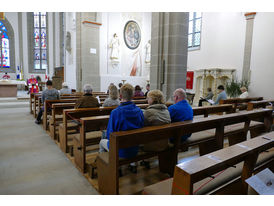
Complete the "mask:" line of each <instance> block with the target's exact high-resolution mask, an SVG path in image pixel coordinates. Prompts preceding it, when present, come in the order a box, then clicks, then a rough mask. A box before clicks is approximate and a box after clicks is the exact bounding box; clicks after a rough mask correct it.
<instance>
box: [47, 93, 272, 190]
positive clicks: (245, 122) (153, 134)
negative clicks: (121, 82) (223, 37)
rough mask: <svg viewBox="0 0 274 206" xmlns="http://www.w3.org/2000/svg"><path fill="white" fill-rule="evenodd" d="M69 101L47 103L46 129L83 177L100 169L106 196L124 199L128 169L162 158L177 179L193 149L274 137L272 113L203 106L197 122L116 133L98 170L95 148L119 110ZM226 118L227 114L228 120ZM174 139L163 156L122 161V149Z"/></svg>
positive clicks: (143, 105) (140, 103) (100, 182)
mask: <svg viewBox="0 0 274 206" xmlns="http://www.w3.org/2000/svg"><path fill="white" fill-rule="evenodd" d="M67 100H69V101H71V100H70V98H67V99H61V100H59V102H54V101H55V100H54V101H53V102H50V101H47V102H46V103H45V106H46V105H50V108H51V112H50V113H49V114H48V113H47V114H44V117H45V116H46V117H47V118H45V119H44V123H46V127H45V128H49V131H50V133H49V134H50V135H51V137H52V139H54V140H55V141H56V143H57V144H58V146H59V147H60V148H61V150H62V151H63V152H64V153H67V155H68V156H69V158H70V159H72V160H73V163H75V166H76V167H77V168H78V169H80V171H81V172H82V173H86V172H88V175H89V176H90V177H92V178H94V169H95V167H97V174H98V186H99V191H100V192H101V193H102V194H119V174H118V170H119V167H120V166H122V165H125V164H129V163H130V162H136V161H139V160H144V159H147V158H151V157H158V159H159V169H160V171H161V172H164V173H168V174H170V175H171V176H172V175H173V171H174V168H175V165H176V163H177V156H178V153H179V152H183V151H186V150H187V149H188V147H190V146H198V147H199V152H200V155H205V154H208V153H210V152H214V151H216V150H219V149H222V148H223V145H224V139H226V138H227V139H228V140H229V145H230V146H232V145H237V144H239V143H240V142H242V141H245V140H246V136H247V132H248V131H250V132H251V136H252V137H253V138H254V137H256V136H258V135H260V134H262V133H263V132H269V131H270V127H271V125H272V110H269V109H265V110H252V111H242V112H240V113H239V112H238V113H235V112H236V108H235V106H233V105H232V104H229V105H227V104H224V105H217V106H208V107H197V108H193V112H194V116H195V118H194V120H193V121H186V122H180V123H172V124H168V125H163V126H157V127H145V128H142V129H138V130H131V131H124V132H116V133H113V134H111V137H110V153H102V154H99V155H98V158H97V162H96V165H94V164H92V162H94V153H92V154H91V155H90V153H89V151H90V148H93V149H92V150H95V151H97V149H98V143H99V141H100V139H101V134H102V133H101V131H102V130H104V129H106V126H107V123H108V118H109V114H110V112H111V111H112V110H113V109H114V108H116V107H106V108H102V107H100V108H89V109H73V108H74V105H75V102H73V101H71V102H69V101H67ZM51 101H52V100H51ZM134 101H135V103H136V105H137V106H139V107H140V108H142V109H145V108H146V107H147V106H148V104H146V103H147V102H146V100H144V99H138V100H134ZM170 105H171V103H167V106H170ZM45 111H47V110H45ZM223 113H226V115H222V114H223ZM220 114H221V115H220ZM48 126H49V127H48ZM188 133H193V134H192V136H191V138H189V139H188V141H186V142H185V143H183V144H181V143H180V141H179V139H180V138H179V137H181V136H182V135H183V134H188ZM134 137H136V138H134ZM170 137H174V138H175V140H176V141H175V143H174V144H173V145H171V146H170V147H168V148H167V149H166V150H165V151H163V152H144V151H140V153H139V154H138V156H137V157H134V158H132V159H119V158H118V150H119V148H126V147H130V146H133V145H142V144H145V143H148V142H153V141H155V140H158V139H167V140H168V139H169V138H170ZM91 156H92V157H93V159H91V158H90V157H91ZM96 156H97V153H96ZM90 160H92V161H90ZM94 166H95V167H94Z"/></svg>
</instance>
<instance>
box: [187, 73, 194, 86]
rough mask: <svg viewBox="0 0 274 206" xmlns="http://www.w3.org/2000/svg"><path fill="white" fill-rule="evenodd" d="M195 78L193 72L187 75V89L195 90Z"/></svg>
mask: <svg viewBox="0 0 274 206" xmlns="http://www.w3.org/2000/svg"><path fill="white" fill-rule="evenodd" d="M193 77H194V72H193V71H190V72H187V73H186V88H187V89H193Z"/></svg>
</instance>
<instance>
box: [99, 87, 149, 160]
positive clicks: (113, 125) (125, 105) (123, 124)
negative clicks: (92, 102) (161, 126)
mask: <svg viewBox="0 0 274 206" xmlns="http://www.w3.org/2000/svg"><path fill="white" fill-rule="evenodd" d="M133 92H134V88H133V86H132V85H130V84H124V85H123V86H122V87H121V90H120V94H121V95H122V101H121V102H122V103H121V104H120V105H119V106H118V107H117V108H116V109H114V110H112V112H111V114H110V117H109V121H108V126H107V134H106V139H102V140H101V141H100V144H99V146H100V150H99V152H106V151H109V137H110V134H111V133H112V132H118V131H126V130H132V129H138V128H141V127H143V126H144V115H143V112H142V110H141V109H140V108H139V107H137V106H136V105H135V104H134V103H133V102H132V101H131V100H132V97H133ZM137 153H138V146H135V147H129V148H125V149H120V150H119V157H121V158H130V157H134V156H136V155H137Z"/></svg>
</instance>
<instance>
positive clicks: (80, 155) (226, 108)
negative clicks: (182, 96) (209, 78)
mask: <svg viewBox="0 0 274 206" xmlns="http://www.w3.org/2000/svg"><path fill="white" fill-rule="evenodd" d="M166 105H167V106H170V105H172V104H171V103H166ZM137 106H139V107H140V108H141V109H145V108H146V107H148V106H149V105H148V104H141V105H137ZM112 109H114V108H110V110H109V113H107V112H104V113H101V115H104V117H103V120H102V124H101V125H100V127H101V128H106V126H107V122H108V118H109V116H105V115H107V114H110V112H111V110H112ZM232 109H233V108H232V105H222V106H220V105H215V106H208V107H197V108H193V113H194V115H204V117H207V116H208V115H209V114H211V113H216V112H228V113H230V112H231V111H232ZM64 111H65V112H64V114H63V115H64V116H63V117H64V119H63V122H64V124H63V125H66V124H67V123H66V121H67V120H68V116H70V117H71V116H73V115H74V114H76V115H78V116H77V118H78V119H80V117H81V116H82V118H81V120H82V121H85V120H87V123H86V127H85V128H82V130H81V132H83V133H84V134H81V135H80V137H77V138H76V139H75V138H74V143H73V145H74V146H75V145H77V146H76V147H73V154H74V157H75V160H76V161H75V162H76V164H78V165H77V166H78V168H79V169H80V170H81V171H82V172H83V173H84V172H86V171H87V170H86V169H87V167H88V166H89V163H87V162H86V161H85V155H86V152H85V149H83V150H80V151H78V150H77V149H76V148H78V147H81V148H85V146H84V145H82V143H83V142H85V141H86V140H85V138H86V134H87V133H88V132H91V131H96V129H97V130H99V129H100V128H99V126H97V127H93V124H94V123H95V124H97V122H96V121H98V118H99V119H100V117H99V116H98V114H97V115H96V114H94V115H91V114H88V113H85V110H82V112H83V113H85V116H86V117H88V116H89V117H88V118H83V117H84V115H79V113H78V112H77V111H76V110H74V111H73V110H70V111H69V110H64ZM86 111H87V110H86ZM67 112H68V113H67ZM70 112H71V113H70ZM74 112H75V113H74ZM90 112H92V111H90ZM73 113H74V114H73ZM91 116H95V117H91ZM100 120H101V119H100ZM103 123H105V124H104V125H103ZM60 129H61V127H60ZM62 129H63V130H64V129H65V127H63V128H62ZM72 129H75V128H74V127H73V128H72ZM60 133H61V131H60ZM62 133H63V134H64V135H60V137H61V138H60V145H62V150H63V151H64V152H68V151H71V150H70V149H69V147H68V142H67V141H68V138H67V131H63V132H62ZM61 139H62V140H61ZM63 140H64V141H63ZM61 142H62V143H61ZM70 147H72V146H70ZM183 147H186V146H185V145H184V146H183Z"/></svg>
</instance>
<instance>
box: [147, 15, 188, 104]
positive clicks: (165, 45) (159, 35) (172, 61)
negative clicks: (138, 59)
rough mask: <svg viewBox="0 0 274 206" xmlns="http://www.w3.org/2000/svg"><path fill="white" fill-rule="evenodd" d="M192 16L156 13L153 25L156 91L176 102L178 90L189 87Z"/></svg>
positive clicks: (152, 70) (153, 83) (152, 71)
mask: <svg viewBox="0 0 274 206" xmlns="http://www.w3.org/2000/svg"><path fill="white" fill-rule="evenodd" d="M188 16H189V14H188V13H185V12H177V13H175V12H170V13H168V12H165V13H162V12H161V13H153V14H152V24H151V30H152V33H151V67H150V83H151V88H152V89H160V90H162V91H163V92H164V94H165V95H166V99H167V100H172V95H173V91H174V90H175V89H176V88H184V89H185V87H186V70H187V53H188V47H187V41H188Z"/></svg>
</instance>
